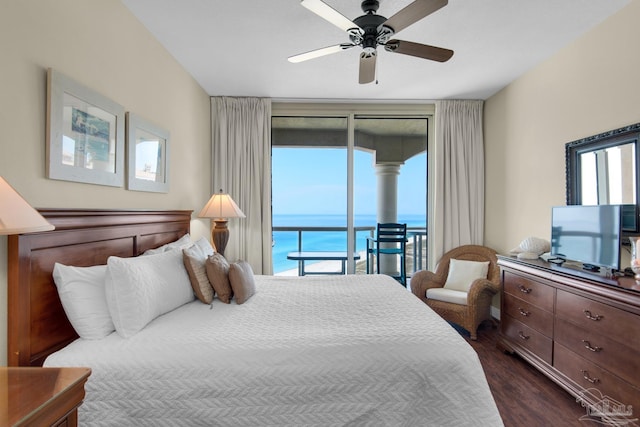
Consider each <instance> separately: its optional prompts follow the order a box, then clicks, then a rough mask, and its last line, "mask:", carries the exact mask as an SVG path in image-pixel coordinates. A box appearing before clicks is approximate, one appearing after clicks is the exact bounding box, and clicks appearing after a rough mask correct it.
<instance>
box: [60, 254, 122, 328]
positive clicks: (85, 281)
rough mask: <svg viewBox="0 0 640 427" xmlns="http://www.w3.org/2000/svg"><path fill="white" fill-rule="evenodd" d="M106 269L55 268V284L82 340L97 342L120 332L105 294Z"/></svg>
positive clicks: (61, 265) (100, 267) (94, 267)
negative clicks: (117, 329)
mask: <svg viewBox="0 0 640 427" xmlns="http://www.w3.org/2000/svg"><path fill="white" fill-rule="evenodd" d="M106 274H107V266H106V265H96V266H92V267H72V266H67V265H63V264H59V263H55V265H54V266H53V280H54V282H55V284H56V287H57V288H58V295H59V296H60V301H61V302H62V308H64V312H65V313H66V314H67V318H68V319H69V322H70V323H71V326H73V329H75V331H76V333H77V334H78V335H79V336H80V338H84V339H87V340H97V339H101V338H104V337H106V336H107V335H109V334H110V333H112V332H113V331H115V330H116V328H115V326H114V325H113V321H112V320H111V314H110V313H109V307H108V306H107V295H106V293H105V278H106Z"/></svg>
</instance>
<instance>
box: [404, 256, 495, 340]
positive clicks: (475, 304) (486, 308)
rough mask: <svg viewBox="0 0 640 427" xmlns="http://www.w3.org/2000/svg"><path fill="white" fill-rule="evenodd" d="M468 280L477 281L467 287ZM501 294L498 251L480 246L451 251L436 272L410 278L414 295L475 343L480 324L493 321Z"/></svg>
mask: <svg viewBox="0 0 640 427" xmlns="http://www.w3.org/2000/svg"><path fill="white" fill-rule="evenodd" d="M466 261H472V262H470V263H469V262H466ZM450 266H451V267H452V268H451V269H450ZM485 268H486V274H485V275H484V277H482V276H483V274H482V273H484V271H485ZM469 277H476V278H475V279H473V280H471V283H468V282H467V283H464V279H465V278H469ZM461 279H462V281H461ZM456 282H457V283H456ZM466 288H468V290H466ZM499 290H500V268H499V267H498V259H497V258H496V251H494V250H493V249H491V248H488V247H485V246H478V245H465V246H460V247H458V248H455V249H452V250H450V251H449V252H447V253H445V254H444V255H443V256H442V258H441V259H440V261H439V262H438V264H437V266H436V271H435V272H431V271H426V270H422V271H419V272H417V273H415V274H414V275H413V277H412V278H411V291H412V292H413V293H414V294H415V295H416V296H417V297H418V298H420V299H421V300H422V301H424V302H425V303H426V304H427V305H428V306H429V307H431V308H432V309H433V310H434V311H435V312H436V313H438V314H439V315H440V316H442V317H443V318H444V319H445V320H448V321H449V322H452V323H455V324H457V325H460V326H462V327H463V328H464V329H466V330H467V331H469V334H470V335H471V339H472V340H475V339H477V329H478V326H479V325H480V323H482V322H483V321H485V320H491V300H492V298H493V296H494V295H495V294H496V293H497V292H498V291H499Z"/></svg>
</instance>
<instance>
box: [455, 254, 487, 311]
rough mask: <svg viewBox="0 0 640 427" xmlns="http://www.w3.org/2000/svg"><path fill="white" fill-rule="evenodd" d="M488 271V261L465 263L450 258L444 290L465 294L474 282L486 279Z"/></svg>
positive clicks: (464, 261)
mask: <svg viewBox="0 0 640 427" xmlns="http://www.w3.org/2000/svg"><path fill="white" fill-rule="evenodd" d="M488 271H489V261H466V260H459V259H454V258H451V260H450V261H449V274H448V275H447V281H446V282H445V284H444V288H445V289H449V290H454V291H462V292H464V293H467V292H469V288H470V287H471V283H473V281H474V280H476V279H486V278H487V273H488ZM465 304H466V298H465Z"/></svg>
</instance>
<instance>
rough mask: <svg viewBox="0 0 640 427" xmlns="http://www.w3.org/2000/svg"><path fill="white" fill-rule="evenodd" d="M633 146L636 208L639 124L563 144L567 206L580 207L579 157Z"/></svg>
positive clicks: (639, 181)
mask: <svg viewBox="0 0 640 427" xmlns="http://www.w3.org/2000/svg"><path fill="white" fill-rule="evenodd" d="M629 143H633V144H635V163H636V206H638V205H640V197H639V196H640V170H639V169H638V167H639V166H640V152H639V151H640V150H639V149H640V123H636V124H633V125H629V126H625V127H621V128H618V129H614V130H610V131H608V132H603V133H601V134H598V135H593V136H588V137H586V138H582V139H579V140H577V141H572V142H568V143H566V144H565V161H566V190H567V205H580V204H582V200H581V194H582V191H581V180H580V179H579V176H580V171H581V168H580V155H581V154H583V153H588V152H590V151H596V150H600V149H603V148H609V147H615V146H618V145H623V144H629Z"/></svg>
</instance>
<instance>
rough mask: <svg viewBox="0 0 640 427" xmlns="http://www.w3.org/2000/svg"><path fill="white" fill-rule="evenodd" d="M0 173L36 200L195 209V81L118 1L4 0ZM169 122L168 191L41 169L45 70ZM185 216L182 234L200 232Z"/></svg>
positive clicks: (204, 180) (2, 261)
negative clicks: (50, 174)
mask: <svg viewBox="0 0 640 427" xmlns="http://www.w3.org/2000/svg"><path fill="white" fill-rule="evenodd" d="M0 55H1V56H0V57H1V58H2V59H1V61H2V62H1V65H0V94H1V95H0V129H1V131H2V133H1V135H0V147H1V151H0V175H2V176H3V177H4V178H5V179H6V180H7V181H8V182H9V183H10V184H11V185H12V186H13V187H14V188H15V189H16V190H18V192H20V193H21V194H22V196H23V197H24V198H25V199H26V200H27V201H29V202H30V203H31V204H32V205H33V206H36V207H69V208H123V209H124V208H134V209H192V210H196V214H197V210H198V209H200V208H201V207H202V206H203V205H204V204H205V203H206V201H207V199H208V197H209V191H210V174H211V171H210V167H209V164H210V155H211V154H210V153H211V149H210V140H211V137H210V135H211V132H210V118H209V117H210V113H209V112H210V106H209V97H208V95H207V94H206V93H205V92H204V90H203V89H202V88H201V87H200V86H199V85H198V84H197V83H196V82H195V81H194V80H193V78H192V77H191V76H189V75H188V74H187V73H186V72H185V71H184V69H182V68H181V67H180V66H179V65H178V63H177V62H176V61H175V60H174V59H173V57H172V56H170V55H169V54H168V52H167V51H166V50H165V49H164V48H163V47H162V46H161V45H160V44H159V43H158V42H157V41H156V40H155V39H154V38H153V37H152V36H151V34H150V33H148V32H147V30H146V29H145V28H144V27H143V26H142V24H140V23H139V22H138V21H137V20H136V18H135V17H134V16H133V15H131V14H130V13H129V11H128V10H127V9H126V8H125V7H124V6H123V5H122V4H121V2H120V1H119V0H91V1H86V0H55V1H40V0H4V1H3V2H2V5H1V6H0ZM49 67H51V68H54V69H56V70H58V71H60V72H61V73H63V74H66V75H67V76H69V77H71V78H73V79H74V80H77V81H78V82H80V83H82V84H84V85H85V86H88V87H90V88H92V89H93V90H95V91H97V92H99V93H101V94H103V95H105V96H107V97H109V98H111V99H112V100H113V101H115V102H117V103H119V104H121V105H122V106H124V108H125V110H126V111H131V112H134V113H136V114H138V115H140V116H142V117H144V118H146V119H147V120H149V121H151V122H153V123H155V124H157V125H159V126H161V127H163V128H165V129H167V130H169V132H170V135H171V137H170V143H171V164H170V169H169V178H170V186H171V189H170V192H169V193H168V194H158V193H143V192H135V191H127V190H125V189H124V188H113V187H104V186H98V185H91V184H79V183H72V182H65V181H54V180H48V179H46V178H45V108H46V69H47V68H49ZM207 227H208V224H206V223H205V222H204V221H203V220H197V219H195V220H194V221H193V222H192V234H193V235H194V236H196V237H198V236H200V235H204V234H205V233H207ZM6 251H7V239H6V237H4V236H0V364H1V365H5V364H6V329H7V327H6V323H7V322H6V318H7V312H6V294H7V291H6V289H7V283H6V279H7V265H6V263H7V252H6Z"/></svg>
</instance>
